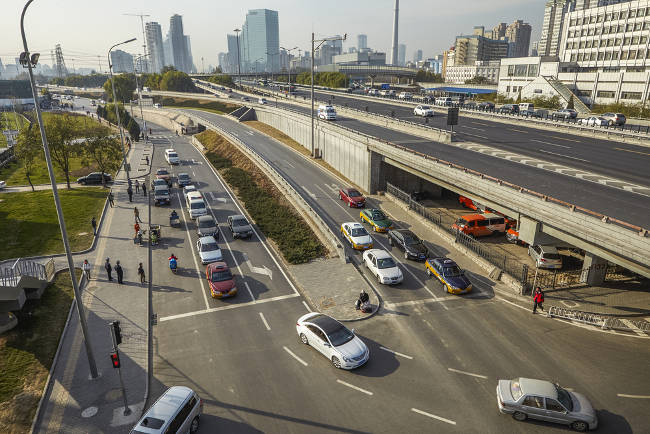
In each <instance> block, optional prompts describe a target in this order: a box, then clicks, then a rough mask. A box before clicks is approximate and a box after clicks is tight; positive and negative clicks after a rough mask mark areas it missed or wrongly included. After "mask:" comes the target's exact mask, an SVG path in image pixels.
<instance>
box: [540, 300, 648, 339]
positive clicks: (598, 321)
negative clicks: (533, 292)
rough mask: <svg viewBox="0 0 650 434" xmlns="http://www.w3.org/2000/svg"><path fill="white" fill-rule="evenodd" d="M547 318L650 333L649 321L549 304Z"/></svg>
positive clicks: (606, 328) (607, 328)
mask: <svg viewBox="0 0 650 434" xmlns="http://www.w3.org/2000/svg"><path fill="white" fill-rule="evenodd" d="M546 316H548V317H549V318H561V319H565V320H568V321H575V322H579V323H583V324H589V325H592V326H595V327H600V328H601V329H603V330H623V331H626V332H632V333H648V334H650V322H647V321H634V320H630V319H621V318H616V317H612V316H604V315H597V314H595V313H590V312H582V311H579V310H572V309H566V308H563V307H559V306H551V307H550V308H549V309H548V313H547V314H546Z"/></svg>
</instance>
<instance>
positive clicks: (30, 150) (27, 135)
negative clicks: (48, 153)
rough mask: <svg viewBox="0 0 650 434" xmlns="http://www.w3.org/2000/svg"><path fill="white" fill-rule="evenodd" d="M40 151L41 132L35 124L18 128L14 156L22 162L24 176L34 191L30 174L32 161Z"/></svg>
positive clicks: (39, 154)
mask: <svg viewBox="0 0 650 434" xmlns="http://www.w3.org/2000/svg"><path fill="white" fill-rule="evenodd" d="M42 153H43V151H42V148H41V132H40V131H39V129H38V127H37V126H36V124H34V123H32V124H30V125H29V126H28V127H27V128H23V129H22V130H20V133H19V134H18V140H17V143H16V146H14V156H15V157H16V159H17V160H18V161H20V163H22V165H23V171H24V173H25V177H26V178H27V182H29V186H30V187H32V191H34V184H32V178H31V176H32V171H33V170H34V163H35V161H36V158H39V157H40V156H41V155H42Z"/></svg>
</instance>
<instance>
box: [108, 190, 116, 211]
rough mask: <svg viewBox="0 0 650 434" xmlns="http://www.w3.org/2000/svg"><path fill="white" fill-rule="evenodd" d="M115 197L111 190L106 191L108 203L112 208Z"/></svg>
mask: <svg viewBox="0 0 650 434" xmlns="http://www.w3.org/2000/svg"><path fill="white" fill-rule="evenodd" d="M114 202H115V197H114V196H113V190H111V191H109V192H108V204H109V205H110V206H111V208H113V207H114V206H115V203H114Z"/></svg>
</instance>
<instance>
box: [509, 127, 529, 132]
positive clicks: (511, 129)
mask: <svg viewBox="0 0 650 434" xmlns="http://www.w3.org/2000/svg"><path fill="white" fill-rule="evenodd" d="M508 129H509V130H510V131H516V132H518V133H528V131H525V130H518V129H516V128H508Z"/></svg>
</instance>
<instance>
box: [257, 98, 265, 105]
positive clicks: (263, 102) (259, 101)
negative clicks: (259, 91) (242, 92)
mask: <svg viewBox="0 0 650 434" xmlns="http://www.w3.org/2000/svg"><path fill="white" fill-rule="evenodd" d="M257 102H258V103H259V104H262V105H264V104H266V102H267V101H266V98H260V99H259V100H258V101H257Z"/></svg>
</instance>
